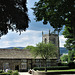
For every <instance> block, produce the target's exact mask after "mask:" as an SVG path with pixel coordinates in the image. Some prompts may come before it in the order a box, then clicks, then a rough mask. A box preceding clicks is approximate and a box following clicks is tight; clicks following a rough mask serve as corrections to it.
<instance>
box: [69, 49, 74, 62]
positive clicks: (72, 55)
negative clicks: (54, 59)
mask: <svg viewBox="0 0 75 75" xmlns="http://www.w3.org/2000/svg"><path fill="white" fill-rule="evenodd" d="M74 57H75V50H74V49H72V50H69V52H68V62H73V60H74Z"/></svg>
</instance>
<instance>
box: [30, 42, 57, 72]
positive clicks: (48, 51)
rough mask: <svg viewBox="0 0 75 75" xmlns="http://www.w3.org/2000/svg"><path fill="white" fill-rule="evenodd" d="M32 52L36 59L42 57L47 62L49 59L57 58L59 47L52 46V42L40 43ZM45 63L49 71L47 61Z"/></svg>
mask: <svg viewBox="0 0 75 75" xmlns="http://www.w3.org/2000/svg"><path fill="white" fill-rule="evenodd" d="M31 52H32V54H33V55H34V56H35V57H37V56H40V57H42V59H45V60H47V59H50V58H53V57H56V56H57V47H56V46H55V45H54V44H52V43H51V42H50V43H47V44H46V43H38V44H36V47H35V48H34V49H32V51H31ZM44 63H45V71H47V69H46V67H47V65H46V61H45V62H44Z"/></svg>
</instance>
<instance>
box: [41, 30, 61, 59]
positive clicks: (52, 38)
mask: <svg viewBox="0 0 75 75" xmlns="http://www.w3.org/2000/svg"><path fill="white" fill-rule="evenodd" d="M58 40H59V37H58V34H52V33H50V30H49V33H48V34H44V33H43V32H42V42H43V43H49V42H52V43H53V44H55V46H56V47H57V48H58V52H57V54H58V57H57V58H58V59H59V58H60V51H59V41H58Z"/></svg>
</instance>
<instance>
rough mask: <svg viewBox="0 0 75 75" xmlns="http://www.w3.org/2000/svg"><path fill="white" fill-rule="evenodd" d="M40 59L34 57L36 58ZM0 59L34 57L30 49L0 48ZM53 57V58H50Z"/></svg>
mask: <svg viewBox="0 0 75 75" xmlns="http://www.w3.org/2000/svg"><path fill="white" fill-rule="evenodd" d="M39 58H40V59H42V58H41V57H39V56H38V57H36V59H39ZM0 59H34V56H33V55H32V53H31V52H30V50H25V49H0ZM52 59H53V58H52Z"/></svg>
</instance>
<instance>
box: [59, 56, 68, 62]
mask: <svg viewBox="0 0 75 75" xmlns="http://www.w3.org/2000/svg"><path fill="white" fill-rule="evenodd" d="M60 59H61V61H62V62H65V61H67V62H68V55H63V56H61V57H60Z"/></svg>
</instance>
